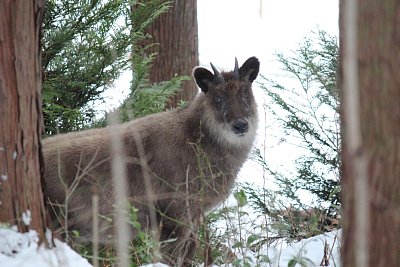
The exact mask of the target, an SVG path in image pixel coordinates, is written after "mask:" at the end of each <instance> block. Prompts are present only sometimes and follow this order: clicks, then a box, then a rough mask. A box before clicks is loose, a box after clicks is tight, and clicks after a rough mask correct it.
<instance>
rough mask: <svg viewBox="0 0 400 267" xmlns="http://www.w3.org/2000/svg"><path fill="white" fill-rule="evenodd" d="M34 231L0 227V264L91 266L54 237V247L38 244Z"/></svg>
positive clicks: (10, 266)
mask: <svg viewBox="0 0 400 267" xmlns="http://www.w3.org/2000/svg"><path fill="white" fill-rule="evenodd" d="M38 241H39V237H38V235H37V232H36V231H33V230H30V231H29V232H27V233H23V234H22V233H18V232H17V231H16V230H15V229H5V228H4V229H1V228H0V266H7V267H38V266H40V267H56V266H57V267H91V265H90V264H89V262H88V261H87V260H86V259H84V258H82V257H81V256H80V255H79V254H77V253H76V252H75V251H73V250H72V249H71V248H70V247H68V245H67V244H65V243H63V242H61V241H59V240H56V239H54V244H55V247H54V248H53V249H47V248H45V247H44V246H43V245H40V246H39V245H38Z"/></svg>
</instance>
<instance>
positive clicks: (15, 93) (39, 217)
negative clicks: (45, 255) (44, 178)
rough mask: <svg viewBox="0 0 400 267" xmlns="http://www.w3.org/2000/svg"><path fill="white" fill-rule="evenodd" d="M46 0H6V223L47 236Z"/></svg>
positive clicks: (1, 99) (1, 190)
mask: <svg viewBox="0 0 400 267" xmlns="http://www.w3.org/2000/svg"><path fill="white" fill-rule="evenodd" d="M43 9H44V1H43V0H2V1H1V2H0V129H1V130H0V176H1V179H0V183H1V184H0V222H2V223H5V222H6V223H9V224H10V225H17V226H18V229H19V231H21V232H24V231H28V230H29V229H35V230H36V231H37V232H38V233H39V237H40V239H41V240H45V239H44V234H45V227H46V211H45V205H44V198H43V191H42V183H41V169H40V163H41V162H40V161H41V160H40V159H41V157H40V153H41V152H40V135H41V131H42V115H41V101H40V90H41V71H42V70H41V63H40V29H41V22H42V15H43Z"/></svg>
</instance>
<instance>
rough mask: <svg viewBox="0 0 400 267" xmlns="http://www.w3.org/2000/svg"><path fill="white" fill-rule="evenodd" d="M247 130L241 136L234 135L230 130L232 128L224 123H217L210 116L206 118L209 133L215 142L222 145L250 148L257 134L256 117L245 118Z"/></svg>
mask: <svg viewBox="0 0 400 267" xmlns="http://www.w3.org/2000/svg"><path fill="white" fill-rule="evenodd" d="M207 115H211V114H207ZM247 120H248V124H249V125H248V127H249V130H248V131H247V132H245V133H243V134H236V133H234V132H233V130H232V126H231V125H229V124H226V123H219V122H217V121H215V119H213V118H211V117H210V116H206V124H207V126H206V127H207V128H208V129H209V131H210V133H211V134H212V135H213V137H214V138H215V139H217V142H218V143H220V144H222V145H233V146H237V147H240V146H251V145H252V144H253V142H254V139H255V137H256V132H257V117H256V116H254V117H251V118H247Z"/></svg>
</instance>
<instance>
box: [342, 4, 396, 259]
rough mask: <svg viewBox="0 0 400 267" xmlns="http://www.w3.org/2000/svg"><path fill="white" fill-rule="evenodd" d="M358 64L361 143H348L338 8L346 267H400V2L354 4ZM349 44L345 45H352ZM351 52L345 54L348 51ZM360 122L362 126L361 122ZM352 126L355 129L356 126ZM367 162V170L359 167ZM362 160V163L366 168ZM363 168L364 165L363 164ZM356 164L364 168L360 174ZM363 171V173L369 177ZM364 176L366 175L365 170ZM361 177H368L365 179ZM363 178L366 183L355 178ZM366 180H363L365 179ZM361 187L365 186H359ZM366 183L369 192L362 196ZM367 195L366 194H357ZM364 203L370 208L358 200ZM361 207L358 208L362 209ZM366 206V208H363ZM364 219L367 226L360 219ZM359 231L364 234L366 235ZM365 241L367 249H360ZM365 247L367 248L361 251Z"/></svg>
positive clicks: (345, 7) (347, 105)
mask: <svg viewBox="0 0 400 267" xmlns="http://www.w3.org/2000/svg"><path fill="white" fill-rule="evenodd" d="M354 1H356V2H355V7H356V8H355V10H356V11H357V12H358V14H355V13H354V14H353V15H354V16H353V17H355V21H356V26H357V28H358V29H356V33H357V36H356V38H355V42H356V44H357V45H356V49H355V51H354V52H355V56H356V58H355V60H356V61H355V62H356V63H355V65H356V68H357V69H358V71H357V72H356V75H358V76H359V78H358V79H357V82H358V85H359V86H358V88H359V94H358V95H357V98H358V99H357V101H358V103H359V105H358V107H357V108H358V109H359V127H358V128H359V131H360V134H359V140H360V143H359V144H360V145H359V147H358V148H357V146H354V143H352V142H351V140H349V135H348V134H349V129H350V128H351V127H352V123H353V121H352V120H351V119H350V118H349V117H351V114H350V113H351V112H350V109H351V108H352V105H351V103H348V102H346V101H349V99H348V98H346V96H347V94H346V90H353V89H354V88H351V87H346V84H345V81H346V79H348V78H349V73H348V72H347V71H346V68H348V64H347V63H348V62H346V57H348V56H349V55H348V53H347V52H349V51H348V50H346V49H348V47H347V46H348V42H347V41H348V38H349V36H348V35H346V34H347V33H349V28H351V27H349V24H346V21H347V19H351V16H346V15H345V14H347V13H346V12H348V11H349V10H348V7H349V6H348V3H349V2H351V0H346V1H341V5H340V30H341V34H340V38H341V40H340V42H341V68H342V70H343V73H342V81H343V85H344V86H343V90H344V92H343V94H342V96H343V99H342V103H343V105H342V108H343V110H342V111H343V113H342V114H343V120H342V129H343V180H342V182H343V207H344V228H343V237H344V239H343V242H342V258H343V266H363V267H365V266H371V267H372V266H373V267H379V266H382V267H383V266H398V265H399V263H400V242H399V240H398V239H399V237H400V75H399V68H400V30H399V24H400V2H399V1H398V0H387V1H374V0H354ZM346 38H347V39H346ZM346 51H347V52H346ZM356 123H358V122H356ZM353 126H354V125H353ZM360 160H361V167H360V165H358V163H359V162H357V161H360ZM362 161H363V162H362ZM363 165H364V166H363ZM357 166H358V167H360V168H359V169H358V170H357ZM363 169H364V171H363ZM360 170H361V171H360ZM363 172H364V174H365V175H363ZM357 175H359V176H360V177H357ZM362 176H364V177H362ZM360 181H361V183H360ZM362 181H365V185H366V186H365V190H359V189H360V186H361V187H362V186H363V182H362ZM359 191H364V192H359ZM360 198H365V203H362V202H360ZM358 202H360V203H358ZM364 204H365V210H364V207H363V205H364ZM363 216H365V222H363V221H360V220H359V218H360V217H361V218H362V217H363ZM360 227H361V228H362V229H364V233H362V232H360V231H359V230H360ZM364 242H365V246H363V245H362V243H364ZM360 243H361V246H360Z"/></svg>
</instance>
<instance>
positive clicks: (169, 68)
mask: <svg viewBox="0 0 400 267" xmlns="http://www.w3.org/2000/svg"><path fill="white" fill-rule="evenodd" d="M147 32H148V33H149V34H150V35H152V36H153V40H152V41H154V42H155V43H158V44H159V45H156V46H154V48H153V49H154V50H153V51H151V52H156V53H157V56H156V58H155V60H154V62H153V66H152V68H151V71H150V80H151V81H152V82H161V81H166V80H170V79H171V78H172V77H174V76H175V75H178V76H182V75H188V76H190V75H191V74H192V69H193V67H195V66H197V65H199V52H198V36H197V0H187V1H186V0H175V1H173V3H172V8H171V9H169V10H168V12H166V13H164V14H161V15H160V17H158V18H157V19H156V20H155V21H154V22H153V23H152V24H151V25H150V26H149V28H148V29H147ZM196 94H197V87H196V86H195V85H194V84H193V81H191V80H190V81H184V82H183V86H182V91H181V92H179V93H178V94H177V95H176V96H174V97H172V99H170V103H169V106H170V107H176V106H177V105H178V103H179V100H184V101H189V100H191V99H193V98H194V96H195V95H196Z"/></svg>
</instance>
